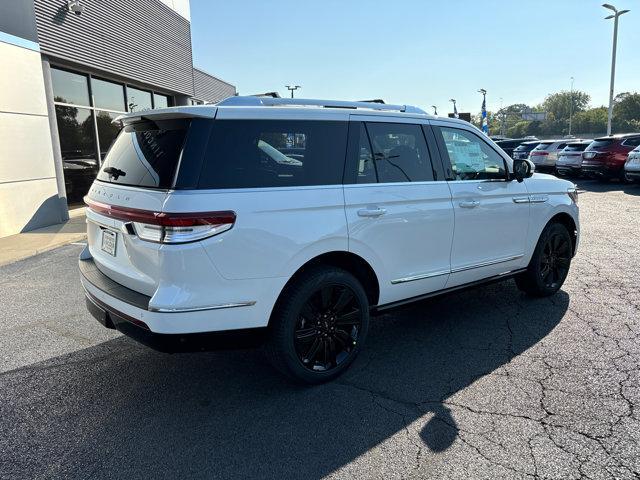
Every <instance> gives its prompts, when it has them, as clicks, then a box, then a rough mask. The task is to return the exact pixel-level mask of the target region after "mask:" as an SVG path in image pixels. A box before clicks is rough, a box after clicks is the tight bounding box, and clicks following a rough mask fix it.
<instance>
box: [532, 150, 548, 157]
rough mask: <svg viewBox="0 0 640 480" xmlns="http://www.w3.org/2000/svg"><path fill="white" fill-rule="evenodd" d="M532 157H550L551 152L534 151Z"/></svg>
mask: <svg viewBox="0 0 640 480" xmlns="http://www.w3.org/2000/svg"><path fill="white" fill-rule="evenodd" d="M531 155H536V156H540V157H546V156H547V155H549V152H542V151H533V152H531Z"/></svg>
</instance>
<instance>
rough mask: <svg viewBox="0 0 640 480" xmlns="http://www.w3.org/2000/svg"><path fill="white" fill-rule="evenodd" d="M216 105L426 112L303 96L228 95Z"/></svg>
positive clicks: (406, 106)
mask: <svg viewBox="0 0 640 480" xmlns="http://www.w3.org/2000/svg"><path fill="white" fill-rule="evenodd" d="M216 105H218V106H224V107H227V106H232V107H286V106H303V107H319V108H347V109H354V110H356V109H358V108H362V109H367V110H380V111H389V112H403V113H420V114H425V115H426V114H427V112H425V111H424V110H422V109H420V108H418V107H413V106H411V105H387V104H383V103H373V102H348V101H344V100H315V99H305V98H270V97H245V96H237V97H229V98H226V99H224V100H222V101H221V102H219V103H217V104H216Z"/></svg>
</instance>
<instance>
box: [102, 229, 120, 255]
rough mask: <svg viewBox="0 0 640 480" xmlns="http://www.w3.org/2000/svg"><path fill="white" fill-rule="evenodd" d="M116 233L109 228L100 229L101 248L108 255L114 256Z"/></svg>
mask: <svg viewBox="0 0 640 480" xmlns="http://www.w3.org/2000/svg"><path fill="white" fill-rule="evenodd" d="M117 240H118V234H117V233H116V232H112V231H111V230H102V250H103V251H105V252H107V253H108V254H109V255H113V256H114V257H115V256H116V243H117Z"/></svg>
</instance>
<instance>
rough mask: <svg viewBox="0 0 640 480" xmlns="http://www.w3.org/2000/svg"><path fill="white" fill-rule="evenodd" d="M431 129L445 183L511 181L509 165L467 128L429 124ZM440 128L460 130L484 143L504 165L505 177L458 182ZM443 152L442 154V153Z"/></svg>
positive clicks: (500, 155)
mask: <svg viewBox="0 0 640 480" xmlns="http://www.w3.org/2000/svg"><path fill="white" fill-rule="evenodd" d="M431 127H432V128H433V129H434V134H436V135H435V137H436V142H437V144H438V150H439V151H440V158H441V160H442V164H443V167H444V169H445V172H446V180H447V182H508V181H510V180H511V176H510V173H509V164H508V163H507V161H506V160H505V158H504V155H503V154H502V153H500V152H499V151H498V150H496V149H495V148H493V146H492V145H491V144H490V143H489V142H487V141H486V140H485V139H483V138H482V137H481V136H480V135H478V134H477V133H476V132H474V131H473V130H471V129H468V128H460V127H459V126H457V125H442V124H435V125H434V124H431ZM442 128H451V129H453V130H462V131H463V132H468V133H470V134H472V135H474V136H475V137H477V138H478V139H479V140H480V141H481V142H484V143H485V144H486V145H487V146H488V147H489V148H491V150H493V151H494V152H495V153H496V155H498V156H499V157H500V158H501V159H502V163H503V164H504V170H505V175H504V178H484V179H479V180H458V179H456V178H455V176H454V175H453V171H452V170H451V159H450V158H449V153H448V152H447V146H446V144H445V142H444V136H443V135H442V131H441V129H442ZM443 152H444V153H443Z"/></svg>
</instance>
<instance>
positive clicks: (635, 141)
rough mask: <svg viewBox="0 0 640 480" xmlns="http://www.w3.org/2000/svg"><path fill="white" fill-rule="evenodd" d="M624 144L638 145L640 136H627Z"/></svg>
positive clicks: (629, 145)
mask: <svg viewBox="0 0 640 480" xmlns="http://www.w3.org/2000/svg"><path fill="white" fill-rule="evenodd" d="M624 144H625V145H627V146H628V147H637V146H638V145H640V137H633V138H629V139H627V140H625V141H624Z"/></svg>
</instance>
